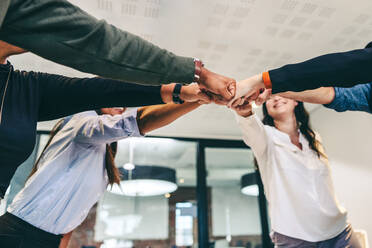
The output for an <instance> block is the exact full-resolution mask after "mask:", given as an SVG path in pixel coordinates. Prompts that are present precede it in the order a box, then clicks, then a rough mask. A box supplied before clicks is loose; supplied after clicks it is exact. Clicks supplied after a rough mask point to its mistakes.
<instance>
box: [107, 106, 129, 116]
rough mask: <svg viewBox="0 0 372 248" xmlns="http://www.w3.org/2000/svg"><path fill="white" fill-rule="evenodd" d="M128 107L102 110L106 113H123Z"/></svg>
mask: <svg viewBox="0 0 372 248" xmlns="http://www.w3.org/2000/svg"><path fill="white" fill-rule="evenodd" d="M125 109H126V108H101V112H102V114H104V115H112V116H114V115H121V114H122V113H124V112H125Z"/></svg>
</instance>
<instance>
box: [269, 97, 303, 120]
mask: <svg viewBox="0 0 372 248" xmlns="http://www.w3.org/2000/svg"><path fill="white" fill-rule="evenodd" d="M297 104H298V103H297V102H296V101H294V100H292V99H288V98H285V97H281V96H271V97H270V98H269V100H267V101H266V108H267V112H268V113H269V115H270V116H271V117H272V118H273V119H274V120H275V119H282V118H285V117H286V116H288V115H290V114H292V113H293V112H294V109H295V107H296V106H297Z"/></svg>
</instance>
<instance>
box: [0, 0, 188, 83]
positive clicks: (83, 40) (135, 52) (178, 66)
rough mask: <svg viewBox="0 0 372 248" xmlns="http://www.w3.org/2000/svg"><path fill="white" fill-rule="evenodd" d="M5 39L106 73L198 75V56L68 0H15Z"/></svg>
mask: <svg viewBox="0 0 372 248" xmlns="http://www.w3.org/2000/svg"><path fill="white" fill-rule="evenodd" d="M0 39H2V40H4V41H6V42H9V43H11V44H13V45H16V46H19V47H22V48H24V49H26V50H28V51H30V52H33V53H35V54H37V55H39V56H41V57H44V58H46V59H49V60H52V61H54V62H57V63H59V64H62V65H66V66H69V67H72V68H75V69H77V70H80V71H83V72H88V73H92V74H96V75H99V76H102V77H107V78H114V79H120V80H124V81H130V82H137V83H143V84H150V85H160V84H164V83H170V82H182V83H191V82H192V81H193V79H194V71H195V65H194V61H193V58H188V57H181V56H177V55H175V54H173V53H171V52H169V51H167V50H165V49H161V48H159V47H158V46H155V45H153V44H151V43H150V42H147V41H145V40H144V39H142V38H140V37H138V36H136V35H133V34H131V33H129V32H126V31H123V30H120V29H118V28H116V27H115V26H113V25H110V24H108V23H106V22H105V21H103V20H97V19H96V18H94V17H93V16H91V15H89V14H88V13H86V12H85V11H83V10H81V9H80V8H78V7H77V6H74V5H73V4H71V3H70V2H68V1H67V0H42V1H34V0H12V1H11V3H10V6H9V9H8V12H7V15H6V17H5V19H4V22H3V25H2V27H1V30H0Z"/></svg>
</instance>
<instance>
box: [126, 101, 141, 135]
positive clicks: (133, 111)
mask: <svg viewBox="0 0 372 248" xmlns="http://www.w3.org/2000/svg"><path fill="white" fill-rule="evenodd" d="M137 111H138V108H129V109H127V110H126V111H125V112H124V113H123V114H122V118H123V119H130V120H133V122H134V123H133V124H134V125H131V127H132V133H131V135H129V137H144V135H142V134H141V132H140V130H139V128H138V123H137Z"/></svg>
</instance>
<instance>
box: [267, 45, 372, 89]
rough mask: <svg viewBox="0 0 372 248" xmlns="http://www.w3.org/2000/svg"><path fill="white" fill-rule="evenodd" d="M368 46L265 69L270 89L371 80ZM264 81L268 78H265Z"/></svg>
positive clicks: (371, 56)
mask: <svg viewBox="0 0 372 248" xmlns="http://www.w3.org/2000/svg"><path fill="white" fill-rule="evenodd" d="M371 67H372V48H365V49H359V50H353V51H349V52H343V53H333V54H326V55H323V56H319V57H316V58H313V59H310V60H307V61H304V62H302V63H297V64H289V65H285V66H283V67H281V68H278V69H274V70H270V71H269V80H270V81H271V82H270V84H271V87H272V91H273V93H274V94H275V93H279V92H285V91H303V90H309V89H316V88H319V87H328V86H333V87H336V86H337V87H352V86H354V85H356V84H364V83H368V82H371V81H372V70H371ZM266 81H268V80H266Z"/></svg>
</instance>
